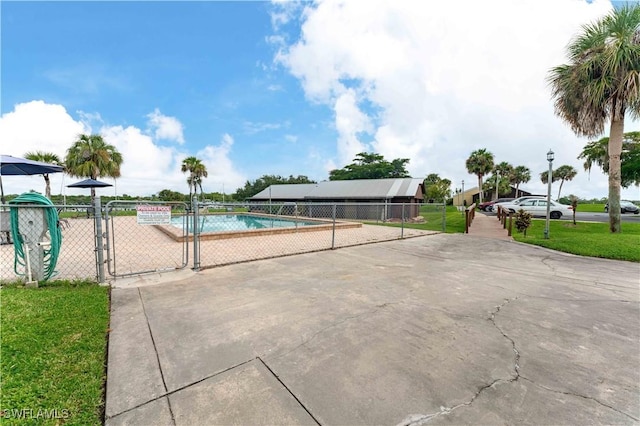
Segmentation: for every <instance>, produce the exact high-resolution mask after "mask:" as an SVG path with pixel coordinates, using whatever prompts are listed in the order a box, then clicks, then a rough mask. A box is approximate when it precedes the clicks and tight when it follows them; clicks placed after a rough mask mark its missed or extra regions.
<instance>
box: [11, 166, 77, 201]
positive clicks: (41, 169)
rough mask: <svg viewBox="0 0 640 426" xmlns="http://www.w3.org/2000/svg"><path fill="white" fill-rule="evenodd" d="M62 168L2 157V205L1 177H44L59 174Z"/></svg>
mask: <svg viewBox="0 0 640 426" xmlns="http://www.w3.org/2000/svg"><path fill="white" fill-rule="evenodd" d="M63 171H64V168H63V167H62V166H56V165H55V164H49V163H41V162H40V161H33V160H27V159H26V158H20V157H12V156H11V155H2V156H1V158H0V196H1V198H0V201H2V203H3V204H4V202H5V200H4V188H3V187H2V176H3V175H7V176H17V175H46V174H49V173H61V172H63Z"/></svg>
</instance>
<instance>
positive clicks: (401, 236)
mask: <svg viewBox="0 0 640 426" xmlns="http://www.w3.org/2000/svg"><path fill="white" fill-rule="evenodd" d="M402 238H404V203H402V226H401V227H400V239H402Z"/></svg>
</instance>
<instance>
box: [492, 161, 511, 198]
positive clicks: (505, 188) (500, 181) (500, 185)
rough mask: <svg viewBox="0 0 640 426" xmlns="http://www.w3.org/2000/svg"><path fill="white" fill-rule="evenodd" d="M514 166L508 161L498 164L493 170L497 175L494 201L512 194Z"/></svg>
mask: <svg viewBox="0 0 640 426" xmlns="http://www.w3.org/2000/svg"><path fill="white" fill-rule="evenodd" d="M513 170H514V169H513V166H512V165H511V164H509V163H507V162H506V161H503V162H501V163H499V164H497V165H496V166H495V167H494V168H493V172H494V174H495V187H494V188H493V189H494V191H495V194H494V199H495V200H497V199H498V198H499V197H500V194H501V193H502V194H504V193H507V192H511V188H510V187H509V185H510V184H511V178H512V176H513Z"/></svg>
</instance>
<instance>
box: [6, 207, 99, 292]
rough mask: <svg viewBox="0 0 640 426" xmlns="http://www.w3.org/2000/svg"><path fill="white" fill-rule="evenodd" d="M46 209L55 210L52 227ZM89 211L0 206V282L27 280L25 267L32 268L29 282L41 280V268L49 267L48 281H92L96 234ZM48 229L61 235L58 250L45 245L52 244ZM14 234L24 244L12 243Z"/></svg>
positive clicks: (82, 208)
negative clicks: (56, 216) (54, 221)
mask: <svg viewBox="0 0 640 426" xmlns="http://www.w3.org/2000/svg"><path fill="white" fill-rule="evenodd" d="M49 209H55V210H56V212H57V213H58V216H59V219H58V221H57V223H54V224H52V225H51V226H52V227H53V228H50V224H49V223H48V221H47V220H46V218H47V216H49V215H48V214H47V212H48V210H49ZM12 211H13V212H14V213H13V216H14V217H16V219H14V220H12ZM90 212H91V208H90V206H82V205H67V206H43V205H25V204H20V205H11V206H8V205H6V206H0V225H1V226H0V281H14V280H16V279H20V280H24V281H27V280H28V274H29V271H28V269H29V268H28V266H29V267H32V271H31V272H32V275H33V276H32V279H42V276H41V274H42V273H43V269H44V270H46V268H49V267H52V268H53V272H52V274H51V277H50V279H96V278H97V272H96V271H97V270H96V251H95V234H96V232H95V221H94V219H93V217H91V216H92V215H91V213H90ZM12 224H13V225H14V226H15V228H14V230H13V232H12ZM52 230H53V232H54V233H55V232H56V230H57V232H59V234H60V236H61V244H60V246H59V247H55V246H52V245H51V246H47V245H48V244H51V243H52V242H54V241H52V240H54V239H53V238H52V235H51V231H52ZM15 232H18V233H20V234H21V235H22V237H21V239H22V242H23V243H24V244H20V240H19V241H18V245H16V244H14V242H15V240H16V238H15V235H14V233H15ZM53 258H55V260H56V262H55V266H54V265H52V264H51V261H52V260H53ZM27 260H28V263H29V265H27Z"/></svg>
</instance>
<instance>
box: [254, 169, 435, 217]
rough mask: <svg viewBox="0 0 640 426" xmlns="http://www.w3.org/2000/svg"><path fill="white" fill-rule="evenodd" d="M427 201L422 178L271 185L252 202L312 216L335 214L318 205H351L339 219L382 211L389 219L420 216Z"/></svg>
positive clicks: (378, 213) (339, 213)
mask: <svg viewBox="0 0 640 426" xmlns="http://www.w3.org/2000/svg"><path fill="white" fill-rule="evenodd" d="M423 199H424V189H423V183H422V179H413V178H396V179H358V180H333V181H324V182H318V183H313V184H282V185H271V186H270V187H268V188H267V189H265V190H263V191H261V192H259V193H258V194H256V195H254V196H253V197H251V198H250V199H249V201H251V202H254V203H269V204H271V203H287V204H289V203H295V204H296V206H297V207H296V210H295V211H296V212H298V213H301V212H305V214H306V215H308V216H310V217H320V216H322V215H324V216H326V215H329V216H330V215H331V213H330V212H331V210H330V209H326V208H325V209H323V210H321V209H318V208H313V205H315V204H325V203H331V204H334V203H343V204H349V205H350V206H349V207H347V206H342V207H341V208H340V209H339V211H338V212H337V213H336V214H337V215H338V217H343V218H351V219H377V218H380V214H381V212H383V214H384V217H385V218H401V217H416V216H418V215H419V203H420V202H422V200H423ZM391 204H392V205H391ZM321 211H324V213H320V212H321Z"/></svg>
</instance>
